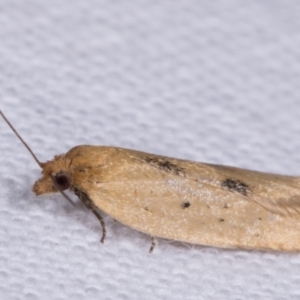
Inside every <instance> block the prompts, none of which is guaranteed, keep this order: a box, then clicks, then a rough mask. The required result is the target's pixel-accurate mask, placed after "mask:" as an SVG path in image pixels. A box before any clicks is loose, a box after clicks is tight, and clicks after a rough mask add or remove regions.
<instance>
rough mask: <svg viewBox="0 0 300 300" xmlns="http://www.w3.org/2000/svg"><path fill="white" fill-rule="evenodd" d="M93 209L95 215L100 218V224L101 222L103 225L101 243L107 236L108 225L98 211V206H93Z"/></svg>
mask: <svg viewBox="0 0 300 300" xmlns="http://www.w3.org/2000/svg"><path fill="white" fill-rule="evenodd" d="M91 210H92V212H93V213H94V215H95V216H96V217H97V219H98V220H99V222H100V224H101V227H102V237H101V240H100V243H102V244H103V243H104V240H105V238H106V226H105V222H104V220H103V218H102V216H101V215H100V213H99V212H98V211H97V208H95V207H93V206H92V207H91Z"/></svg>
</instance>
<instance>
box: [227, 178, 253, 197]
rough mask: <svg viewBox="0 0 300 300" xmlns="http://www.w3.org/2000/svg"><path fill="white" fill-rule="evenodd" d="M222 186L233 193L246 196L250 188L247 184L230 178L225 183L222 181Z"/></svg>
mask: <svg viewBox="0 0 300 300" xmlns="http://www.w3.org/2000/svg"><path fill="white" fill-rule="evenodd" d="M221 186H222V187H223V188H227V189H228V190H229V191H231V192H237V193H240V194H242V195H244V196H247V192H248V190H249V186H248V185H247V184H246V183H244V182H242V181H240V180H234V179H230V178H227V179H225V180H224V181H222V183H221Z"/></svg>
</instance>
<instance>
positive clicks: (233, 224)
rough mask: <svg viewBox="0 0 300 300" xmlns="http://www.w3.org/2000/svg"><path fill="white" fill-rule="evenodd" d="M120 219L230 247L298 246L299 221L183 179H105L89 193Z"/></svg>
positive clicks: (156, 231) (140, 228) (141, 227)
mask: <svg viewBox="0 0 300 300" xmlns="http://www.w3.org/2000/svg"><path fill="white" fill-rule="evenodd" d="M88 195H89V197H90V198H91V200H92V201H93V202H94V203H95V205H96V206H97V207H98V208H99V209H100V210H102V211H104V212H105V213H107V214H108V215H110V216H111V217H113V218H114V219H116V220H117V221H119V222H121V223H123V224H124V225H128V226H130V227H131V228H134V229H136V230H138V231H141V232H144V233H147V234H149V235H151V236H157V237H161V238H167V239H171V240H177V241H183V242H188V243H195V244H201V245H212V246H219V247H226V248H249V249H251V248H252V249H253V248H254V249H279V250H295V249H299V246H300V240H299V234H298V233H299V230H300V224H299V222H298V220H297V219H295V218H288V219H287V218H283V217H281V216H280V215H277V214H273V213H271V212H269V211H268V210H266V209H265V208H264V207H262V206H261V205H258V204H257V203H256V202H254V201H251V200H250V201H249V199H247V198H245V197H243V196H241V195H239V194H236V193H232V192H230V191H227V190H223V189H220V188H216V187H214V186H212V185H210V184H205V183H197V182H195V181H193V180H190V179H180V180H178V178H176V176H174V175H172V176H171V178H170V179H168V180H164V181H161V180H158V181H157V180H132V181H119V182H117V181H116V182H108V183H102V184H99V185H98V186H97V188H94V189H91V190H90V192H89V193H88Z"/></svg>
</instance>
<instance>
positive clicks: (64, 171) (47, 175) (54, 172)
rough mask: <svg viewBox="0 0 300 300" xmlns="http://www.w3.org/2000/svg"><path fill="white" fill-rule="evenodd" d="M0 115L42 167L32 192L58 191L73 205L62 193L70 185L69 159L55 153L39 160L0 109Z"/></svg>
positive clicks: (37, 193)
mask: <svg viewBox="0 0 300 300" xmlns="http://www.w3.org/2000/svg"><path fill="white" fill-rule="evenodd" d="M0 115H1V116H2V118H3V119H4V121H5V122H6V123H7V125H8V126H9V127H10V128H11V129H12V131H13V132H14V133H15V135H16V136H17V137H18V138H19V140H20V141H21V142H22V144H23V145H24V146H25V147H26V148H27V150H28V151H29V152H30V154H31V155H32V157H33V158H34V160H35V161H36V162H37V164H38V165H39V166H40V167H41V168H42V177H41V178H40V179H39V180H37V181H36V182H35V184H34V185H33V187H32V190H33V192H34V193H35V194H36V195H37V196H38V195H43V194H49V193H56V192H60V193H61V194H62V195H63V196H64V197H65V198H66V199H67V200H68V201H69V202H70V203H71V204H73V205H74V203H73V202H72V200H71V199H70V198H69V197H68V196H67V195H66V194H65V193H64V190H66V189H68V188H70V187H71V181H70V178H71V177H70V175H69V171H68V170H69V166H70V163H71V161H70V159H68V158H66V156H65V155H56V156H54V159H53V160H50V161H47V162H45V163H42V162H40V161H39V160H38V158H37V157H36V156H35V154H34V153H33V151H32V150H31V149H30V147H29V146H28V145H27V143H26V142H25V141H24V140H23V139H22V137H21V136H20V135H19V133H18V132H17V130H16V129H15V128H14V127H13V126H12V124H11V123H10V122H9V121H8V120H7V118H6V117H5V115H4V114H3V113H2V111H1V110H0Z"/></svg>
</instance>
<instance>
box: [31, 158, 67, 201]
mask: <svg viewBox="0 0 300 300" xmlns="http://www.w3.org/2000/svg"><path fill="white" fill-rule="evenodd" d="M69 163H70V161H69V159H67V158H65V156H64V155H56V156H55V157H54V159H53V160H50V161H47V162H45V163H41V165H40V166H41V168H42V177H41V178H40V179H38V180H37V181H36V182H35V183H34V185H33V187H32V191H33V192H34V193H35V194H36V195H37V196H39V195H44V194H49V193H57V192H59V191H64V190H67V189H69V188H70V187H71V180H70V174H69V171H68V168H69Z"/></svg>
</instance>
